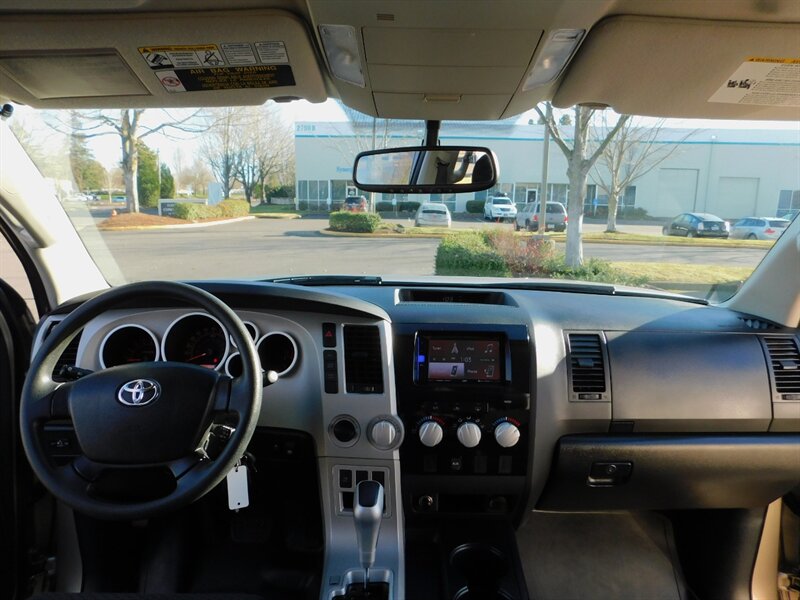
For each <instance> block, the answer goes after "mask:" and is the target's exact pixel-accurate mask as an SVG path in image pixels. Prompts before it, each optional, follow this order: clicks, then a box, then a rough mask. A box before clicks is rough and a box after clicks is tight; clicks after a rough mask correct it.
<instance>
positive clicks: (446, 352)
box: [414, 332, 510, 384]
mask: <svg viewBox="0 0 800 600" xmlns="http://www.w3.org/2000/svg"><path fill="white" fill-rule="evenodd" d="M509 360H510V357H509V354H508V344H507V343H506V338H505V336H504V335H503V334H501V333H451V332H436V333H423V332H419V333H417V339H416V344H415V357H414V365H415V369H414V380H415V382H416V383H418V384H425V383H434V384H435V383H493V384H503V383H506V382H507V381H509V380H510V373H509V371H510V369H509V368H508V364H507V363H508V362H509Z"/></svg>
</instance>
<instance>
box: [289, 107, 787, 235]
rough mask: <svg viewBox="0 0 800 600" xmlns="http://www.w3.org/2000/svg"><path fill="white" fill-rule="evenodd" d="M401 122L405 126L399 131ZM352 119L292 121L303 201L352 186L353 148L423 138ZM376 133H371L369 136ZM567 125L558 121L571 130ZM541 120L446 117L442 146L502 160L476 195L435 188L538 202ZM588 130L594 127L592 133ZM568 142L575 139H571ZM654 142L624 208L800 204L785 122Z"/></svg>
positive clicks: (760, 208)
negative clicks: (661, 152)
mask: <svg viewBox="0 0 800 600" xmlns="http://www.w3.org/2000/svg"><path fill="white" fill-rule="evenodd" d="M397 126H401V127H403V129H402V130H398V129H397ZM357 130H358V133H355V132H354V129H353V128H352V127H351V125H350V124H349V123H348V122H325V123H312V122H298V123H297V125H296V130H295V148H296V159H297V163H296V169H297V189H296V196H297V200H298V201H300V202H307V203H308V204H309V206H310V207H312V208H320V209H324V208H327V207H329V206H332V207H333V208H336V206H338V204H340V203H341V201H342V200H344V198H345V196H346V195H347V194H348V193H352V192H353V191H354V190H353V188H352V180H351V175H352V166H353V159H354V157H355V155H356V154H357V153H358V152H359V151H362V150H367V149H370V148H372V147H373V144H374V147H377V148H382V147H387V146H402V145H418V144H419V143H421V141H422V139H423V138H424V125H423V124H422V123H399V122H393V121H390V122H388V123H386V122H385V121H382V120H377V122H376V124H375V127H374V129H373V127H372V125H371V124H368V125H362V126H359V127H358V128H357ZM373 131H374V135H373ZM570 132H571V127H570V126H567V127H565V128H564V136H565V137H568V136H569V134H570ZM543 135H544V127H543V126H542V125H524V124H518V123H514V122H510V121H500V122H492V121H489V122H470V123H465V122H452V123H450V122H445V123H443V124H442V129H441V132H440V136H439V139H440V142H441V144H442V145H448V144H464V145H475V146H487V147H489V148H491V149H492V150H493V151H494V152H495V154H496V155H497V157H498V161H499V163H500V177H499V183H498V185H497V186H496V188H495V189H494V190H491V191H489V192H488V193H487V192H482V193H476V194H472V193H470V194H458V195H449V196H448V195H444V196H436V197H433V198H432V199H434V200H439V201H444V202H446V203H447V204H449V206H450V208H451V210H453V211H455V212H463V211H465V210H466V208H465V204H466V201H468V200H473V199H478V200H484V199H485V198H486V197H487V195H488V194H493V193H496V192H505V193H506V194H508V195H509V196H511V197H512V198H514V200H515V201H516V202H517V203H524V202H529V201H532V200H535V198H536V196H537V195H538V193H539V183H540V181H541V176H542V154H543V153H542V147H543V143H542V141H543ZM590 137H591V134H590ZM567 142H568V143H571V140H569V139H568V140H567ZM656 143H657V144H660V145H662V146H663V147H664V148H668V149H671V150H672V151H671V153H669V156H668V157H667V158H666V159H665V160H663V162H660V163H659V164H657V165H656V166H655V167H653V168H652V169H651V170H649V171H648V172H646V173H645V174H643V175H642V176H641V177H639V178H638V179H636V180H635V181H633V182H632V184H631V185H630V186H629V188H628V189H627V190H625V194H624V200H623V207H622V208H621V209H620V210H621V211H622V214H638V215H641V214H642V212H641V211H636V212H634V211H633V210H632V209H634V208H638V209H644V210H645V211H647V214H648V215H649V216H652V217H671V216H675V215H677V214H679V213H681V212H690V211H694V212H709V213H713V214H716V215H718V216H720V217H723V218H726V219H732V220H735V219H739V218H742V217H746V216H752V215H756V216H773V215H781V214H783V213H785V212H786V211H789V210H797V209H800V129H798V127H797V125H796V124H795V123H787V128H786V129H785V130H768V129H765V130H744V129H714V130H709V129H703V130H685V129H668V128H664V129H662V130H661V131H660V133H659V136H658V139H657V141H656ZM566 170H567V163H566V159H565V157H564V155H563V153H562V152H561V150H560V149H559V147H558V146H557V145H556V144H554V143H551V144H550V166H549V170H548V184H549V185H548V190H549V198H550V199H553V200H558V201H562V202H563V201H565V200H566V195H567V189H568V185H567V182H568V179H567V175H566ZM594 198H598V202H596V203H594V202H593V199H594ZM426 199H428V196H427V195H421V196H420V195H416V196H411V197H408V198H406V197H400V196H399V195H391V194H376V198H375V200H376V202H393V203H397V202H402V201H404V200H413V201H422V200H426ZM605 203H606V196H604V193H603V191H602V190H601V189H600V186H598V185H596V183H595V181H594V179H593V177H592V175H590V177H589V185H588V189H587V193H586V206H587V210H593V204H597V205H599V206H601V207H602V206H603V205H604V204H605Z"/></svg>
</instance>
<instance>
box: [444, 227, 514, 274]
mask: <svg viewBox="0 0 800 600" xmlns="http://www.w3.org/2000/svg"><path fill="white" fill-rule="evenodd" d="M436 274H437V275H475V276H482V277H491V276H495V277H505V276H508V275H509V272H508V270H507V268H506V264H505V261H504V260H503V257H502V256H500V254H499V253H498V252H497V251H496V250H495V249H494V248H492V247H491V246H490V245H489V244H488V242H487V241H486V238H485V236H483V235H482V234H480V233H478V232H469V233H463V234H455V235H448V236H445V237H444V238H443V239H442V241H441V243H440V244H439V248H438V249H437V250H436Z"/></svg>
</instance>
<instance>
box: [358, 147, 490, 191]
mask: <svg viewBox="0 0 800 600" xmlns="http://www.w3.org/2000/svg"><path fill="white" fill-rule="evenodd" d="M497 173H498V169H497V159H496V158H495V156H494V153H493V152H492V151H491V150H489V149H488V148H479V147H471V146H415V147H408V148H390V149H388V150H372V151H369V152H362V153H361V154H359V155H358V156H356V160H355V164H354V165H353V182H354V183H355V185H356V187H358V188H359V189H362V190H365V191H367V192H387V193H390V194H448V193H458V192H479V191H481V190H488V189H489V188H490V187H492V186H493V185H494V184H495V183H496V182H497Z"/></svg>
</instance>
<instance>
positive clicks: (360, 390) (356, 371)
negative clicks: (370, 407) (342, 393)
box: [344, 325, 383, 394]
mask: <svg viewBox="0 0 800 600" xmlns="http://www.w3.org/2000/svg"><path fill="white" fill-rule="evenodd" d="M344 376H345V382H346V387H345V389H346V390H347V392H348V393H350V394H382V393H383V360H382V358H381V334H380V331H379V330H378V328H377V327H376V326H375V325H345V326H344Z"/></svg>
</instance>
